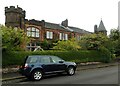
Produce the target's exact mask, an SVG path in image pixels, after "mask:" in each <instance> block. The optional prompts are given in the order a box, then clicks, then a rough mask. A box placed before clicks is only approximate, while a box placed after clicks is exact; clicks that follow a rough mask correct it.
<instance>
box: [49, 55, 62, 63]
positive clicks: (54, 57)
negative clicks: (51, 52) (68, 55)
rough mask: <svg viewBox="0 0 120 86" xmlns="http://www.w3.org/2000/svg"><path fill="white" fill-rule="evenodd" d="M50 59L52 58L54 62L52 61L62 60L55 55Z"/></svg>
mask: <svg viewBox="0 0 120 86" xmlns="http://www.w3.org/2000/svg"><path fill="white" fill-rule="evenodd" d="M51 59H52V62H54V63H56V62H59V61H63V60H62V59H61V58H59V57H57V56H52V57H51Z"/></svg>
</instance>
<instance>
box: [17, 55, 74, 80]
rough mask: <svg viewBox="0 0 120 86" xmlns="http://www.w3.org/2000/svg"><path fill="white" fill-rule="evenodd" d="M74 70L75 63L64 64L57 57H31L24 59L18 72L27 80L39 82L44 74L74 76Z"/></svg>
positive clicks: (64, 62)
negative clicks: (64, 73)
mask: <svg viewBox="0 0 120 86" xmlns="http://www.w3.org/2000/svg"><path fill="white" fill-rule="evenodd" d="M75 70H76V63H75V62H66V61H64V60H63V59H61V58H60V57H57V56H48V55H31V56H27V57H26V58H25V61H24V64H23V65H22V66H21V67H20V69H19V72H20V74H22V75H24V76H26V77H27V78H28V79H32V80H40V79H41V78H42V77H43V75H46V74H53V73H63V72H66V73H67V74H68V75H74V74H75Z"/></svg>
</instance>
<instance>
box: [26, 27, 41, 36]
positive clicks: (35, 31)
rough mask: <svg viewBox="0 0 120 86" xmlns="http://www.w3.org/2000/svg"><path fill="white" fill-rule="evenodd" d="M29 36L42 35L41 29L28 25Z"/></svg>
mask: <svg viewBox="0 0 120 86" xmlns="http://www.w3.org/2000/svg"><path fill="white" fill-rule="evenodd" d="M27 36H29V37H37V38H38V37H40V31H39V29H37V28H35V27H28V28H27Z"/></svg>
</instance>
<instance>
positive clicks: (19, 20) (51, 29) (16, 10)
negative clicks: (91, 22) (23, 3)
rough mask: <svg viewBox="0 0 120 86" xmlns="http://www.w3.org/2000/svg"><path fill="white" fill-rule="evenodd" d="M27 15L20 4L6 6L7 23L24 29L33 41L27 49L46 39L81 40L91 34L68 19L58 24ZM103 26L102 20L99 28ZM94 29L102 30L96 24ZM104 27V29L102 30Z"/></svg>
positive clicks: (96, 30)
mask: <svg viewBox="0 0 120 86" xmlns="http://www.w3.org/2000/svg"><path fill="white" fill-rule="evenodd" d="M25 17H26V11H25V10H23V9H22V8H20V7H18V6H17V7H15V6H10V7H5V25H6V26H11V27H13V28H21V29H23V30H24V31H25V32H26V34H27V36H28V37H30V38H31V42H30V43H29V44H28V45H27V46H26V47H27V49H28V50H31V51H32V50H34V49H35V48H37V47H39V46H40V45H39V43H38V42H44V41H45V40H47V41H49V42H51V41H58V40H69V39H70V38H76V39H77V40H80V38H81V37H82V36H83V35H85V34H91V32H89V31H86V30H83V29H80V28H78V27H73V26H69V25H68V20H67V19H66V20H64V21H62V22H61V24H56V23H50V22H46V21H45V20H41V21H39V20H35V19H32V20H28V19H26V18H25ZM101 26H102V28H103V26H104V25H103V22H102V21H101V23H100V26H99V28H101ZM94 29H95V33H97V32H100V31H101V30H99V29H98V28H97V26H95V28H94ZM104 29H105V28H104ZM104 29H102V31H103V30H104ZM98 30H99V31H98ZM105 32H106V31H105Z"/></svg>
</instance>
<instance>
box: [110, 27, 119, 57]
mask: <svg viewBox="0 0 120 86" xmlns="http://www.w3.org/2000/svg"><path fill="white" fill-rule="evenodd" d="M109 37H110V40H111V41H112V43H113V45H114V53H115V54H116V55H117V56H119V55H120V30H118V29H111V31H110V35H109Z"/></svg>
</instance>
